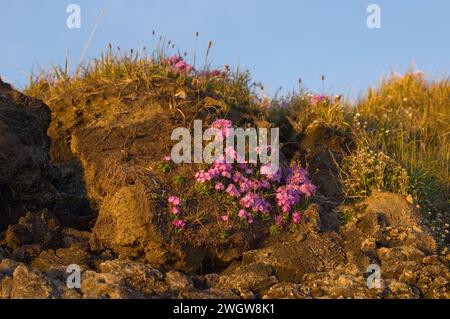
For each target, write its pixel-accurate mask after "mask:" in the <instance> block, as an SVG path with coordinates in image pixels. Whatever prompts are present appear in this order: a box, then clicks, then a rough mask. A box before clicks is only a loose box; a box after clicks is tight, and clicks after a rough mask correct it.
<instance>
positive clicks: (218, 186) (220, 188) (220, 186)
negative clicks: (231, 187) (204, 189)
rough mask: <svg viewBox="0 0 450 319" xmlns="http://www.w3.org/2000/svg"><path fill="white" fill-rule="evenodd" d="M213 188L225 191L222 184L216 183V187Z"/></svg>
mask: <svg viewBox="0 0 450 319" xmlns="http://www.w3.org/2000/svg"><path fill="white" fill-rule="evenodd" d="M214 188H215V189H216V190H218V191H223V190H224V189H225V186H224V185H223V183H221V182H218V183H216V185H215V186H214Z"/></svg>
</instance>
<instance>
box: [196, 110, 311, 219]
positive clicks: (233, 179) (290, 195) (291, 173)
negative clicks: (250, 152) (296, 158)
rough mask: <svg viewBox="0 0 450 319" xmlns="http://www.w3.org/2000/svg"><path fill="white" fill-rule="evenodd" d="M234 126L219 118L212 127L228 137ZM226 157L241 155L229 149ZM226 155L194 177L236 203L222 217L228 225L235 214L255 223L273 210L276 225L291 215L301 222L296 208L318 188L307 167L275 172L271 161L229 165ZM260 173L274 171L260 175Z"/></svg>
mask: <svg viewBox="0 0 450 319" xmlns="http://www.w3.org/2000/svg"><path fill="white" fill-rule="evenodd" d="M232 125H233V123H232V122H231V121H229V120H225V119H219V120H216V121H215V122H213V123H212V125H211V126H212V127H213V128H216V129H219V130H221V132H222V137H225V136H227V134H228V129H229V128H231V127H232ZM225 156H227V157H231V158H232V159H237V158H238V154H237V153H236V151H235V150H234V149H228V148H226V149H225ZM225 156H221V157H220V158H219V159H218V160H216V161H215V162H214V163H213V164H211V166H210V168H209V169H207V170H202V171H199V172H197V173H196V174H195V178H196V181H197V183H202V184H203V183H207V184H208V185H209V187H210V188H211V189H214V190H215V191H216V192H219V193H220V194H222V195H223V196H226V197H228V198H229V199H230V200H232V202H234V203H235V205H232V206H233V210H234V211H231V212H230V211H229V212H227V213H226V214H225V215H223V216H221V219H222V221H223V222H225V223H226V225H227V226H228V227H230V224H231V222H232V221H233V217H236V218H237V219H238V220H243V221H246V222H247V223H248V224H252V223H253V221H254V218H255V217H256V216H257V215H264V216H270V214H271V213H275V214H277V215H276V216H275V223H276V224H277V225H282V224H283V223H284V220H286V219H287V217H289V216H290V217H291V219H292V223H293V224H298V223H299V222H300V213H299V212H298V211H296V210H295V209H296V208H297V206H298V205H299V204H300V201H301V199H302V198H306V197H310V196H312V195H313V194H314V193H315V190H316V188H315V186H314V185H313V184H312V183H311V182H310V180H309V178H308V173H307V171H306V170H305V169H303V168H301V167H300V166H299V165H298V164H297V163H294V164H293V165H291V167H289V168H287V169H284V170H282V169H278V171H276V172H272V171H270V170H269V168H270V167H269V165H270V164H264V165H262V166H259V165H256V164H249V163H247V162H245V161H239V163H233V164H230V163H227V162H226V160H225ZM261 168H262V169H261ZM260 172H261V173H264V172H266V173H272V174H262V175H260ZM236 207H238V208H237V209H236Z"/></svg>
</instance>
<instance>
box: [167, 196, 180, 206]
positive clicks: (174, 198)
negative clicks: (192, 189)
mask: <svg viewBox="0 0 450 319" xmlns="http://www.w3.org/2000/svg"><path fill="white" fill-rule="evenodd" d="M168 201H169V204H172V205H174V206H179V205H180V203H181V200H180V198H178V197H177V196H170V197H169V200H168Z"/></svg>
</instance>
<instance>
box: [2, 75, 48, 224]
mask: <svg viewBox="0 0 450 319" xmlns="http://www.w3.org/2000/svg"><path fill="white" fill-rule="evenodd" d="M49 125H50V110H49V108H48V107H47V106H46V105H45V104H44V103H42V102H41V101H39V100H36V99H32V98H30V97H27V96H25V95H23V94H21V93H20V92H18V91H16V90H14V89H13V88H12V87H11V86H10V85H8V84H6V83H4V82H2V81H1V79H0V229H2V228H4V227H5V226H6V225H8V224H9V223H14V222H17V220H18V218H19V217H20V216H21V215H23V214H25V213H26V212H27V211H36V210H39V209H42V208H48V207H50V206H51V205H53V204H54V202H55V198H56V191H55V188H54V187H53V185H52V184H51V182H50V181H51V179H52V178H53V176H52V175H53V172H52V169H51V166H50V163H49V156H48V150H49V145H50V143H49V142H50V141H49V138H48V136H47V128H48V127H49Z"/></svg>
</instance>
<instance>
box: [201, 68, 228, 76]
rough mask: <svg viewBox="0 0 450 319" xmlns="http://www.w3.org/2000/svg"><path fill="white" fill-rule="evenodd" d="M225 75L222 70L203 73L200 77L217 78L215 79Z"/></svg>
mask: <svg viewBox="0 0 450 319" xmlns="http://www.w3.org/2000/svg"><path fill="white" fill-rule="evenodd" d="M224 75H225V73H224V72H222V71H221V70H217V69H216V70H206V71H202V72H200V74H199V76H200V77H203V78H215V77H220V76H224Z"/></svg>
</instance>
